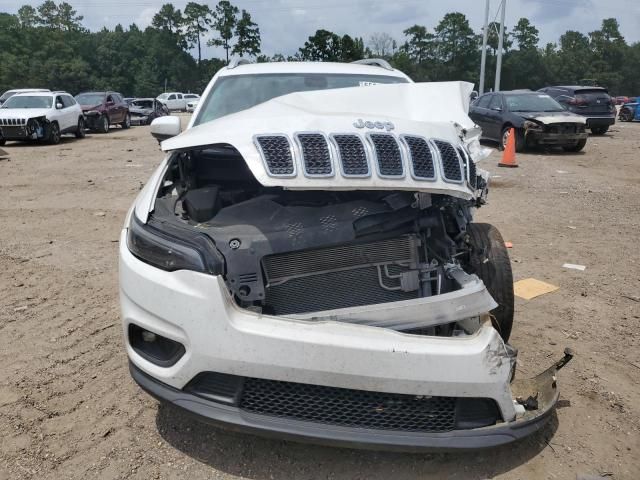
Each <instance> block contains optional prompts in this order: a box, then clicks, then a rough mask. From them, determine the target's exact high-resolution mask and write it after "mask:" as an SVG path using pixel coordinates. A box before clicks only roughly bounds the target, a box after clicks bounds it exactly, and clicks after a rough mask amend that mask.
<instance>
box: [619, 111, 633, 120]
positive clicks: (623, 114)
mask: <svg viewBox="0 0 640 480" xmlns="http://www.w3.org/2000/svg"><path fill="white" fill-rule="evenodd" d="M618 120H620V121H621V122H630V121H632V120H633V114H632V113H631V110H629V109H628V108H622V109H621V110H620V113H619V114H618Z"/></svg>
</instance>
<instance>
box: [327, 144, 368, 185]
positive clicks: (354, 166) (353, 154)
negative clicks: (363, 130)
mask: <svg viewBox="0 0 640 480" xmlns="http://www.w3.org/2000/svg"><path fill="white" fill-rule="evenodd" d="M331 138H332V139H333V141H334V142H335V144H336V147H338V154H339V156H340V163H341V165H342V174H343V175H344V176H345V177H368V176H369V175H370V172H369V162H368V161H367V153H366V151H365V149H364V145H363V143H362V140H360V137H358V136H357V135H333V136H332V137H331Z"/></svg>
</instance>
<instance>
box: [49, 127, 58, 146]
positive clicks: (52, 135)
mask: <svg viewBox="0 0 640 480" xmlns="http://www.w3.org/2000/svg"><path fill="white" fill-rule="evenodd" d="M47 141H48V142H49V143H50V144H51V145H57V144H59V143H60V127H59V126H58V122H52V123H51V125H50V126H49V136H48V137H47Z"/></svg>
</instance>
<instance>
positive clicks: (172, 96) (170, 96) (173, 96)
mask: <svg viewBox="0 0 640 480" xmlns="http://www.w3.org/2000/svg"><path fill="white" fill-rule="evenodd" d="M175 99H176V96H175V95H169V98H167V100H175Z"/></svg>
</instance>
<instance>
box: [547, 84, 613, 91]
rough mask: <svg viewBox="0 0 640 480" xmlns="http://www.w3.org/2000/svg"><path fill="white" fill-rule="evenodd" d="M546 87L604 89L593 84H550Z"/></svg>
mask: <svg viewBox="0 0 640 480" xmlns="http://www.w3.org/2000/svg"><path fill="white" fill-rule="evenodd" d="M547 88H566V89H567V90H606V88H604V87H594V86H593V85H551V86H550V87H547Z"/></svg>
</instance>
